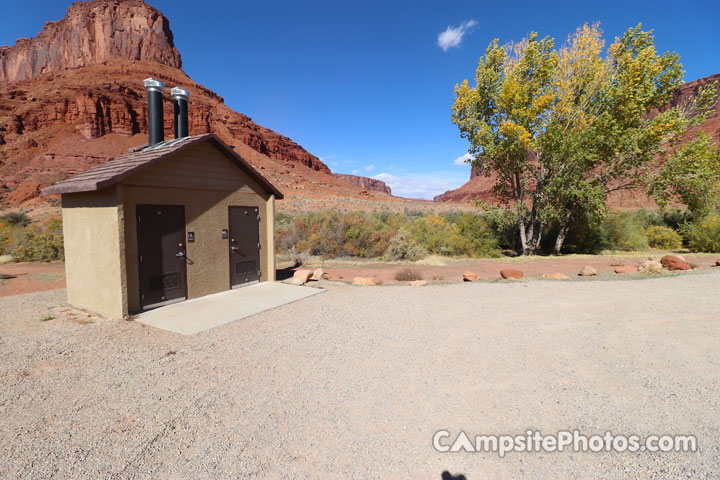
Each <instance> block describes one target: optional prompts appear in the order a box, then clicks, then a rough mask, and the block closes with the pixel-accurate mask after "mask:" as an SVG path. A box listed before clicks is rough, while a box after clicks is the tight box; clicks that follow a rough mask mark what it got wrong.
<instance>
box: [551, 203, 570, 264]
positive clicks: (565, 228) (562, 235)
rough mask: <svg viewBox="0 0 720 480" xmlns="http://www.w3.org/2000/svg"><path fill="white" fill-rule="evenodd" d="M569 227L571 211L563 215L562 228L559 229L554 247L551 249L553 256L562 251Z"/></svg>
mask: <svg viewBox="0 0 720 480" xmlns="http://www.w3.org/2000/svg"><path fill="white" fill-rule="evenodd" d="M571 225H572V210H570V211H568V212H567V213H566V214H565V221H564V222H563V224H562V226H561V227H560V231H559V232H558V236H557V238H556V239H555V247H553V251H552V254H553V255H560V250H562V246H563V242H564V241H565V237H567V234H568V232H569V231H570V226H571Z"/></svg>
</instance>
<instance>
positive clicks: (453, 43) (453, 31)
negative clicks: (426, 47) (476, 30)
mask: <svg viewBox="0 0 720 480" xmlns="http://www.w3.org/2000/svg"><path fill="white" fill-rule="evenodd" d="M475 25H477V22H476V21H475V20H467V21H465V22H463V23H461V24H460V25H459V26H457V27H451V26H449V25H448V27H447V30H445V31H444V32H442V33H440V34H439V35H438V47H440V48H442V49H443V51H445V52H447V51H448V49H449V48H452V47H459V46H460V43H462V39H463V37H464V36H465V34H466V33H470V31H472V28H473V27H474V26H475Z"/></svg>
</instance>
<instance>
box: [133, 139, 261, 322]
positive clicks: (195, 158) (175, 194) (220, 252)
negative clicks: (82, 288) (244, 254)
mask: <svg viewBox="0 0 720 480" xmlns="http://www.w3.org/2000/svg"><path fill="white" fill-rule="evenodd" d="M178 186H180V187H181V188H178ZM122 197H123V205H124V210H125V227H124V230H125V242H126V260H125V261H126V269H127V296H128V305H129V309H130V311H131V312H133V311H138V310H139V309H140V293H139V281H138V247H137V226H136V206H137V205H138V204H151V205H152V204H159V205H184V206H185V223H186V228H185V238H187V232H194V233H195V242H194V243H187V241H186V248H187V251H186V254H187V286H188V298H197V297H202V296H204V295H209V294H211V293H218V292H222V291H225V290H228V289H230V251H229V244H228V239H223V238H222V235H221V232H222V230H223V229H227V228H229V224H228V207H230V206H240V207H258V211H259V213H260V225H259V236H260V244H261V248H260V272H261V275H260V281H263V282H266V281H274V280H275V243H274V214H275V212H274V201H275V197H274V195H272V194H270V193H265V192H264V191H263V189H262V188H261V187H260V186H259V185H258V184H257V183H256V182H255V181H253V180H252V179H251V178H250V177H249V176H247V175H246V174H245V173H244V172H243V171H242V170H240V168H238V167H237V166H236V165H234V164H233V163H231V162H230V160H228V159H227V158H226V157H225V156H224V155H222V154H221V153H220V152H218V151H217V150H216V149H215V147H213V146H212V145H209V144H201V145H199V146H198V147H195V148H193V149H190V150H189V151H187V152H184V153H181V154H179V155H178V156H177V157H174V158H170V159H168V160H166V161H163V162H161V163H159V164H158V165H155V166H153V167H150V168H148V169H146V170H144V171H142V172H140V173H139V174H137V175H134V176H131V177H129V178H128V179H126V180H124V181H123V185H122Z"/></svg>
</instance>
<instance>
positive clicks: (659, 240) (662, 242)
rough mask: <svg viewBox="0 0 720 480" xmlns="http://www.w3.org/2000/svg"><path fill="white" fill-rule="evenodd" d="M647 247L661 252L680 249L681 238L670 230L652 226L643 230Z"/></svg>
mask: <svg viewBox="0 0 720 480" xmlns="http://www.w3.org/2000/svg"><path fill="white" fill-rule="evenodd" d="M645 236H646V237H647V242H648V245H650V246H651V247H652V248H660V249H662V250H677V249H678V248H682V237H681V236H680V234H679V233H677V232H676V231H675V230H673V229H672V228H668V227H662V226H659V225H653V226H652V227H648V228H647V229H645Z"/></svg>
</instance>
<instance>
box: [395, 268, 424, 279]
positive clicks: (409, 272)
mask: <svg viewBox="0 0 720 480" xmlns="http://www.w3.org/2000/svg"><path fill="white" fill-rule="evenodd" d="M422 279H423V275H422V273H420V271H419V270H416V269H414V268H402V269H400V270H398V271H397V272H395V280H397V281H399V282H414V281H415V280H422Z"/></svg>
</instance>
